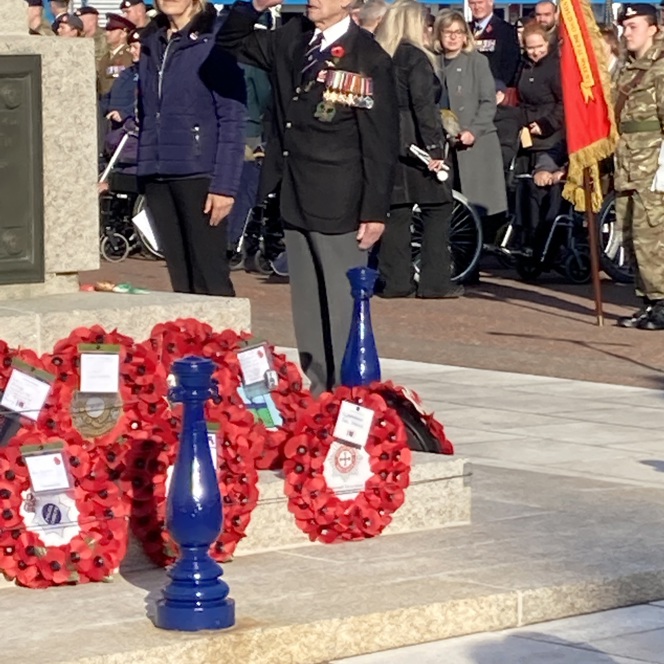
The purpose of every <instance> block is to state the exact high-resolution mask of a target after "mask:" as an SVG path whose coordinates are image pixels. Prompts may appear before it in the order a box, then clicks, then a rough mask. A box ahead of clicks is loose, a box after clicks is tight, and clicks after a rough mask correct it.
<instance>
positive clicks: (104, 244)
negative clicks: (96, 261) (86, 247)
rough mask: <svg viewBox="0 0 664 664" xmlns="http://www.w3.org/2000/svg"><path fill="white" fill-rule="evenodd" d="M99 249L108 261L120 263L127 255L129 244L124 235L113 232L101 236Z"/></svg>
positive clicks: (129, 248)
mask: <svg viewBox="0 0 664 664" xmlns="http://www.w3.org/2000/svg"><path fill="white" fill-rule="evenodd" d="M99 251H100V253H101V255H102V257H103V258H104V259H105V260H107V261H108V262H109V263H120V262H121V261H123V260H124V259H125V258H127V256H129V252H130V251H131V245H130V244H129V240H127V238H126V237H125V236H124V235H121V234H120V233H115V232H113V233H109V234H108V235H104V236H103V237H102V238H101V242H100V243H99Z"/></svg>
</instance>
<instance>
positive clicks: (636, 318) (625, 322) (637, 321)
mask: <svg viewBox="0 0 664 664" xmlns="http://www.w3.org/2000/svg"><path fill="white" fill-rule="evenodd" d="M651 311H652V304H650V303H649V302H648V303H646V304H644V305H643V306H642V307H641V308H640V309H639V310H638V311H635V312H634V313H633V314H632V315H631V316H623V317H622V318H619V319H618V326H619V327H630V328H635V327H641V323H645V322H646V321H647V320H648V318H649V316H650V312H651ZM648 329H649V328H648Z"/></svg>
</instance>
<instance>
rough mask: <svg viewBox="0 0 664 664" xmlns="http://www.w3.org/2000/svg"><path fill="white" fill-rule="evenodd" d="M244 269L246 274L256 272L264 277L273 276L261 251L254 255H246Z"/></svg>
mask: <svg viewBox="0 0 664 664" xmlns="http://www.w3.org/2000/svg"><path fill="white" fill-rule="evenodd" d="M244 269H245V270H246V271H247V272H258V274H264V275H265V276H270V275H271V274H273V272H272V266H271V265H270V261H269V260H268V259H267V258H266V257H265V255H264V254H263V252H262V251H261V250H258V251H257V252H256V253H254V254H247V255H246V256H245V257H244Z"/></svg>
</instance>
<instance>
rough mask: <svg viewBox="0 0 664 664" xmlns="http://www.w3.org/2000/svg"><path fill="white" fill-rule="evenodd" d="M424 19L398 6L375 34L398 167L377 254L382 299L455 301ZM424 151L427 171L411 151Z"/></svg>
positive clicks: (448, 197) (448, 204) (446, 187)
mask: <svg viewBox="0 0 664 664" xmlns="http://www.w3.org/2000/svg"><path fill="white" fill-rule="evenodd" d="M425 34H428V33H427V30H426V16H425V14H424V12H423V11H422V6H421V5H420V4H419V3H417V2H414V1H411V0H402V1H400V2H398V3H396V4H394V5H392V6H390V8H389V9H388V10H387V13H386V14H385V16H384V17H383V20H382V22H381V24H380V26H379V27H378V30H377V31H376V40H377V41H378V43H379V44H380V45H381V46H382V47H383V48H384V49H385V51H386V52H387V53H388V54H389V55H391V56H392V62H393V64H394V70H395V74H396V81H397V97H398V100H399V119H400V146H399V147H400V151H399V167H398V169H397V177H396V182H395V186H394V191H393V192H392V207H391V208H390V223H389V224H388V226H387V228H386V229H385V233H384V234H383V237H382V238H381V243H380V250H379V254H378V261H379V269H380V275H381V289H380V290H379V291H378V294H379V295H380V296H381V297H408V296H410V295H412V294H414V293H415V291H417V295H418V297H426V298H445V297H458V296H459V295H461V294H462V293H463V287H461V286H456V285H455V284H453V283H452V260H451V256H450V250H449V237H450V222H451V218H452V210H453V203H452V189H451V186H450V184H449V181H448V182H444V183H441V182H439V181H438V180H437V179H436V173H437V172H438V171H441V170H443V169H444V168H446V167H445V164H444V162H443V142H444V137H443V130H442V125H441V122H440V116H439V113H438V107H437V103H438V101H439V99H440V96H441V90H442V88H441V85H440V81H439V80H438V77H437V76H436V74H435V71H434V62H435V60H434V56H433V53H432V52H431V51H430V50H429V49H427V46H426V45H425V43H424V35H425ZM411 145H416V146H417V147H419V148H421V149H423V150H424V151H425V152H428V153H429V155H430V156H431V157H432V159H433V161H432V162H431V163H430V164H429V166H428V167H427V166H426V165H425V164H423V163H422V162H421V161H420V160H419V159H417V158H416V157H414V156H413V155H412V154H411V153H410V151H409V147H410V146H411ZM415 204H418V205H419V207H420V210H421V214H422V222H423V237H422V249H421V259H422V262H421V270H420V279H419V283H418V285H417V287H416V286H415V284H414V282H413V268H412V256H411V247H410V243H411V237H410V225H411V222H412V215H413V206H414V205H415Z"/></svg>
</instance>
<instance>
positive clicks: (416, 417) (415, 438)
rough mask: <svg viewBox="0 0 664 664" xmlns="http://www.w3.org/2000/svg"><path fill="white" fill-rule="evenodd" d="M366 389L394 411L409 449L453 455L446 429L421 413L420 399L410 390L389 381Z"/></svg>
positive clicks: (422, 407)
mask: <svg viewBox="0 0 664 664" xmlns="http://www.w3.org/2000/svg"><path fill="white" fill-rule="evenodd" d="M369 389H370V390H371V391H372V392H375V393H376V394H380V395H381V396H382V397H383V398H384V399H385V401H386V402H387V404H388V405H389V406H390V407H391V408H394V409H395V410H396V411H397V413H398V415H399V416H400V417H401V419H402V420H403V421H404V424H405V425H406V433H407V436H408V438H409V447H410V448H411V449H412V450H419V451H422V452H434V453H437V454H454V446H453V445H452V442H451V441H450V440H449V438H448V437H447V436H446V435H445V428H444V427H443V425H442V423H441V422H440V421H439V420H438V419H436V417H435V415H434V414H433V413H428V412H427V411H426V410H424V405H423V403H422V399H421V397H420V396H419V394H417V392H414V391H413V390H410V389H408V388H407V387H402V386H401V385H396V384H394V383H393V382H392V381H387V382H385V383H373V384H371V385H370V386H369Z"/></svg>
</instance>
